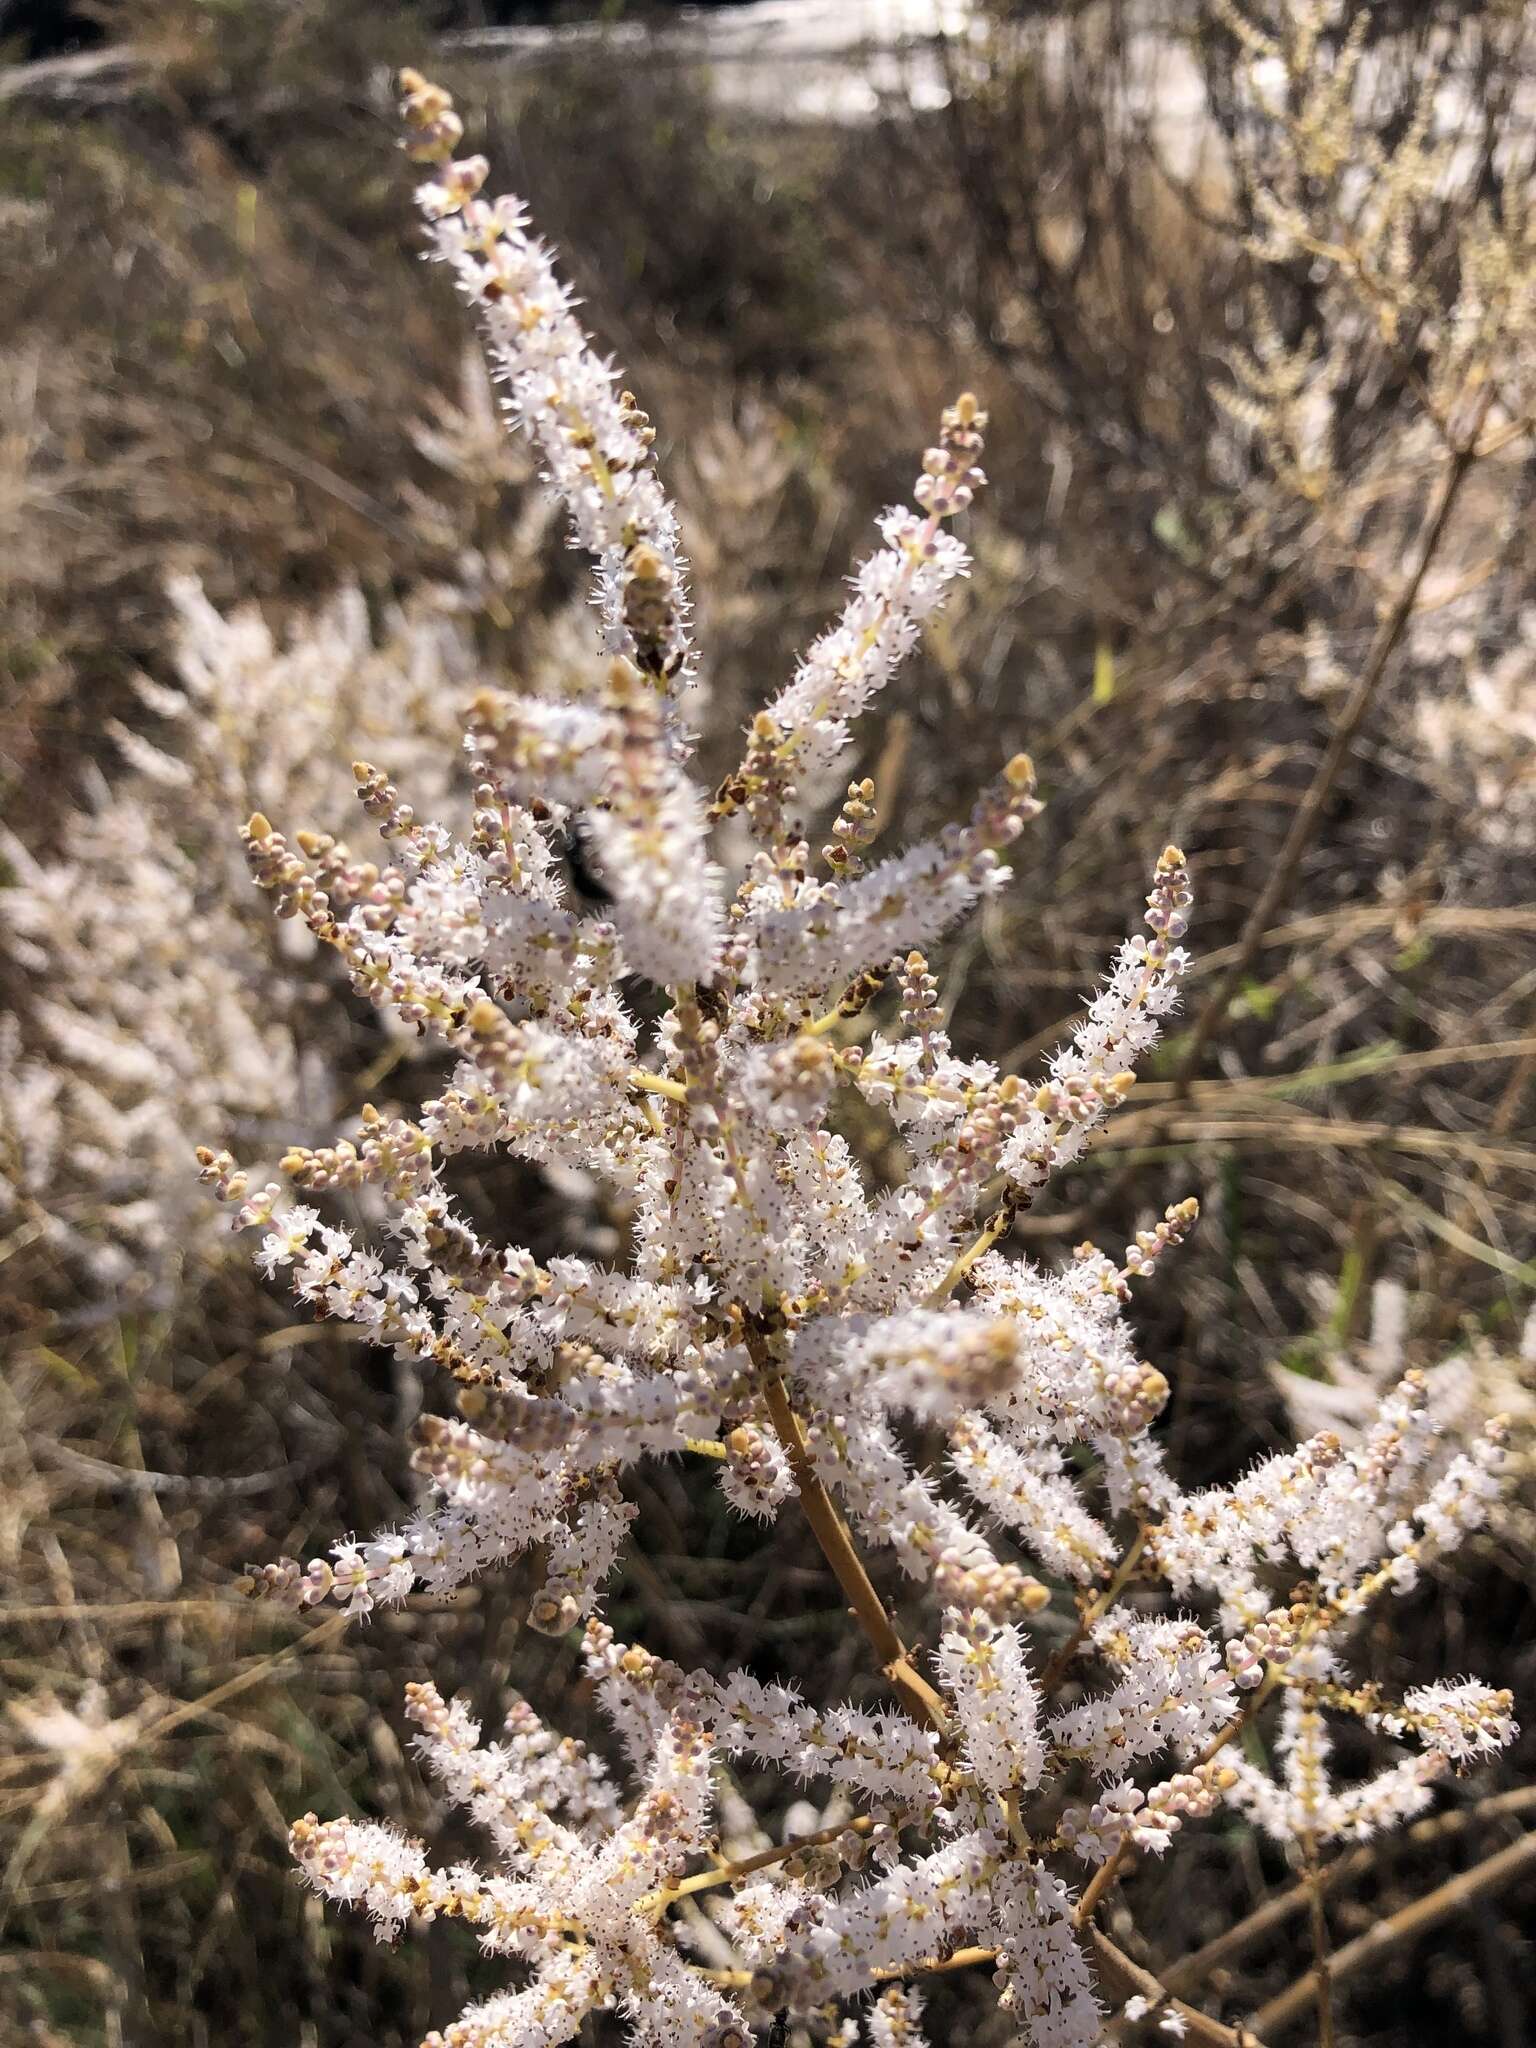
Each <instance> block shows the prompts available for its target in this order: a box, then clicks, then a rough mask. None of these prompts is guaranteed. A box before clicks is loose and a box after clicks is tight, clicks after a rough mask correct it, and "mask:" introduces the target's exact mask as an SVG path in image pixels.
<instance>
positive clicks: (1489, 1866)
mask: <svg viewBox="0 0 1536 2048" xmlns="http://www.w3.org/2000/svg"><path fill="white" fill-rule="evenodd" d="M1532 1865H1536V1829H1533V1830H1532V1832H1531V1833H1530V1834H1527V1835H1522V1836H1521V1837H1520V1839H1519V1841H1518V1842H1511V1843H1510V1845H1509V1847H1508V1848H1507V1849H1501V1850H1499V1852H1498V1853H1497V1855H1494V1856H1490V1857H1488V1858H1487V1860H1486V1861H1485V1862H1482V1863H1479V1864H1476V1865H1475V1866H1474V1867H1473V1868H1472V1869H1471V1870H1467V1871H1463V1872H1462V1874H1461V1875H1460V1876H1459V1877H1453V1878H1451V1879H1449V1880H1448V1881H1447V1882H1446V1883H1445V1884H1442V1885H1438V1886H1437V1887H1436V1888H1435V1890H1434V1891H1432V1892H1427V1893H1426V1894H1425V1895H1424V1897H1423V1898H1422V1899H1415V1900H1414V1902H1413V1904H1412V1905H1411V1906H1404V1907H1403V1909H1402V1911H1401V1912H1399V1913H1394V1914H1393V1915H1392V1916H1391V1918H1390V1919H1387V1920H1380V1921H1378V1922H1377V1923H1376V1925H1375V1926H1374V1927H1371V1928H1368V1929H1367V1930H1366V1932H1365V1933H1364V1934H1362V1935H1360V1936H1358V1937H1357V1939H1355V1940H1354V1941H1351V1942H1348V1943H1346V1945H1345V1946H1344V1947H1343V1948H1341V1949H1337V1950H1335V1952H1334V1954H1333V1955H1331V1956H1330V1957H1329V1958H1328V1960H1327V1963H1326V1965H1325V1967H1324V1970H1323V1972H1322V1974H1323V1975H1326V1977H1327V1979H1328V1982H1329V1984H1330V1985H1333V1984H1341V1983H1343V1981H1344V1979H1345V1978H1346V1977H1353V1976H1354V1975H1355V1974H1356V1973H1357V1972H1358V1971H1360V1970H1362V1969H1364V1967H1365V1966H1366V1964H1367V1963H1373V1962H1375V1961H1377V1960H1378V1959H1379V1958H1380V1957H1381V1956H1383V1955H1385V1954H1386V1953H1387V1951H1388V1950H1389V1949H1394V1948H1397V1947H1398V1946H1399V1945H1400V1944H1401V1943H1403V1942H1406V1941H1412V1940H1414V1939H1415V1938H1416V1937H1417V1936H1418V1935H1420V1934H1423V1933H1424V1932H1425V1931H1426V1930H1427V1929H1428V1928H1431V1927H1435V1926H1438V1924H1439V1923H1440V1922H1441V1921H1442V1920H1448V1919H1449V1918H1450V1916H1451V1915H1452V1914H1453V1913H1459V1912H1460V1911H1461V1909H1462V1907H1463V1906H1468V1905H1470V1904H1471V1903H1472V1901H1473V1900H1474V1899H1476V1898H1479V1897H1481V1895H1482V1894H1483V1893H1484V1892H1487V1891H1492V1890H1493V1889H1494V1888H1495V1887H1496V1886H1498V1885H1503V1884H1508V1883H1512V1882H1513V1881H1514V1880H1515V1879H1516V1878H1517V1877H1519V1876H1520V1875H1521V1874H1522V1873H1523V1872H1524V1871H1526V1870H1527V1869H1529V1868H1530V1867H1531V1866H1532ZM1318 1975H1319V1972H1318V1971H1316V1970H1308V1972H1307V1974H1306V1975H1305V1976H1304V1977H1298V1978H1297V1979H1296V1982H1295V1983H1294V1984H1289V1985H1287V1986H1286V1988H1285V1990H1284V1991H1282V1992H1281V1993H1280V1994H1279V1996H1278V1997H1276V1998H1272V1999H1271V2000H1270V2001H1269V2003H1268V2005H1265V2006H1262V2007H1261V2008H1260V2009H1259V2011H1258V2012H1256V2013H1255V2014H1254V2019H1253V2023H1254V2026H1255V2027H1256V2028H1257V2029H1258V2030H1259V2032H1260V2033H1266V2034H1280V2033H1284V2032H1285V2030H1286V2029H1287V2028H1289V2027H1292V2026H1294V2025H1295V2023H1296V2022H1297V2021H1298V2020H1299V2019H1301V2018H1302V2017H1303V2016H1304V2014H1306V2013H1307V2012H1308V2011H1309V2010H1310V2009H1311V2008H1312V2007H1313V2005H1314V2004H1315V2002H1316V1998H1317V1981H1316V1980H1317V1978H1318Z"/></svg>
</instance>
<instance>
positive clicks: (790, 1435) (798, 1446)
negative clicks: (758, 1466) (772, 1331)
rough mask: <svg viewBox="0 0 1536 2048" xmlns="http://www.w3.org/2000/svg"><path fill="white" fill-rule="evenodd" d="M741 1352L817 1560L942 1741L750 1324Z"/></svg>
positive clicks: (935, 1710)
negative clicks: (757, 1380) (754, 1373)
mask: <svg viewBox="0 0 1536 2048" xmlns="http://www.w3.org/2000/svg"><path fill="white" fill-rule="evenodd" d="M747 1350H748V1352H749V1354H750V1356H751V1359H752V1362H753V1364H754V1365H755V1366H756V1367H757V1369H758V1371H759V1372H760V1373H761V1375H762V1382H763V1398H764V1400H765V1401H766V1402H767V1404H768V1413H769V1414H770V1415H771V1416H772V1418H773V1426H774V1428H775V1429H776V1430H777V1431H778V1435H779V1441H780V1443H782V1444H783V1446H784V1452H785V1456H786V1457H787V1458H788V1459H789V1464H790V1470H791V1471H792V1472H793V1473H794V1476H795V1487H796V1490H797V1491H798V1493H799V1495H800V1505H801V1507H802V1508H804V1510H805V1518H806V1520H807V1521H808V1522H809V1523H810V1525H811V1531H812V1533H813V1535H814V1536H815V1538H816V1541H817V1542H818V1543H819V1544H820V1545H821V1552H822V1555H823V1557H825V1559H826V1560H827V1563H828V1564H829V1565H830V1566H831V1567H832V1570H833V1573H834V1574H835V1576H836V1579H837V1583H838V1584H839V1585H840V1586H841V1587H842V1589H843V1594H844V1597H845V1598H846V1600H847V1602H848V1605H849V1606H850V1607H851V1608H852V1610H853V1613H854V1617H855V1619H856V1620H857V1621H858V1623H859V1626H860V1627H861V1628H862V1629H863V1631H864V1633H865V1634H866V1635H867V1636H868V1637H869V1640H870V1642H871V1643H872V1644H873V1645H874V1650H875V1654H876V1656H877V1657H878V1658H879V1659H880V1668H881V1669H882V1670H883V1671H884V1673H885V1675H886V1677H887V1678H888V1679H889V1680H890V1681H891V1684H892V1685H893V1686H894V1687H895V1688H896V1690H897V1692H898V1693H900V1695H901V1697H902V1700H903V1702H904V1703H905V1705H906V1706H907V1708H908V1710H909V1711H910V1712H911V1713H912V1714H914V1715H915V1716H916V1718H917V1719H918V1720H919V1721H923V1722H925V1723H926V1724H927V1725H928V1726H929V1727H930V1728H934V1729H937V1731H938V1733H939V1734H940V1735H941V1736H942V1735H947V1734H948V1732H949V1717H948V1715H947V1714H946V1713H945V1711H944V1702H943V1700H942V1699H941V1698H940V1696H939V1694H938V1693H937V1692H936V1691H935V1690H934V1688H933V1687H932V1686H931V1685H930V1684H929V1683H928V1681H927V1679H926V1678H924V1677H923V1675H922V1673H921V1672H920V1671H919V1670H918V1669H917V1667H916V1666H915V1665H914V1664H913V1663H912V1662H911V1660H910V1658H909V1657H908V1655H907V1647H906V1644H905V1643H903V1641H902V1640H901V1637H900V1635H898V1633H897V1631H896V1625H895V1623H894V1622H893V1621H892V1620H891V1617H890V1615H889V1614H887V1612H886V1610H885V1604H884V1602H883V1601H882V1600H881V1598H880V1595H879V1594H878V1593H877V1592H876V1591H875V1589H874V1586H873V1585H872V1584H871V1582H870V1577H869V1574H868V1572H867V1571H865V1569H864V1561H863V1559H862V1558H861V1557H860V1556H859V1553H858V1551H857V1549H856V1548H855V1546H854V1541H853V1536H852V1533H851V1532H850V1530H849V1528H848V1524H847V1523H846V1522H845V1521H844V1520H843V1518H842V1516H841V1515H840V1514H839V1513H838V1510H837V1507H836V1505H835V1504H834V1502H833V1500H832V1496H831V1495H830V1494H829V1493H828V1492H827V1489H826V1488H825V1487H824V1486H823V1485H822V1483H821V1480H820V1479H819V1478H818V1477H817V1474H816V1468H815V1466H814V1465H813V1464H812V1462H811V1454H810V1448H809V1445H808V1443H807V1440H806V1435H805V1427H804V1424H803V1423H802V1422H801V1420H800V1418H799V1416H798V1415H796V1413H795V1411H794V1407H793V1405H792V1404H791V1401H790V1398H789V1389H788V1387H787V1386H786V1385H785V1384H784V1377H783V1374H782V1373H780V1371H779V1370H778V1368H777V1366H776V1365H775V1363H774V1361H773V1359H772V1358H771V1357H770V1355H769V1352H768V1346H767V1343H766V1340H765V1339H764V1336H763V1334H762V1332H761V1330H758V1329H755V1328H754V1327H753V1325H752V1323H751V1322H750V1321H749V1322H748V1323H747Z"/></svg>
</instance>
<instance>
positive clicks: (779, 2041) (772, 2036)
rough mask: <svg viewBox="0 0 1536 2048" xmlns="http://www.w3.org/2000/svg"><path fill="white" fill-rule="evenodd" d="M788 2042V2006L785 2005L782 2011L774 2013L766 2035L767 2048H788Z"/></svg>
mask: <svg viewBox="0 0 1536 2048" xmlns="http://www.w3.org/2000/svg"><path fill="white" fill-rule="evenodd" d="M788 2043H789V2007H788V2006H785V2008H784V2010H783V2011H782V2012H780V2013H775V2014H774V2019H773V2026H772V2029H771V2030H770V2032H769V2035H768V2048H788Z"/></svg>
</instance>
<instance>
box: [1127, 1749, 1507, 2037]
mask: <svg viewBox="0 0 1536 2048" xmlns="http://www.w3.org/2000/svg"><path fill="white" fill-rule="evenodd" d="M1533 1806H1536V1785H1522V1786H1520V1787H1518V1788H1517V1789H1516V1790H1515V1791H1513V1792H1500V1793H1497V1794H1496V1795H1495V1796H1494V1797H1493V1798H1491V1799H1482V1800H1479V1801H1478V1803H1477V1804H1476V1805H1475V1806H1455V1807H1452V1808H1451V1809H1450V1811H1449V1812H1448V1813H1437V1814H1434V1815H1433V1816H1431V1818H1429V1819H1428V1820H1421V1821H1415V1822H1414V1824H1413V1826H1412V1827H1410V1828H1408V1829H1406V1830H1405V1831H1404V1832H1403V1833H1402V1834H1400V1835H1384V1836H1382V1837H1381V1838H1380V1839H1379V1840H1377V1841H1373V1842H1367V1843H1365V1844H1364V1845H1363V1846H1362V1847H1361V1848H1358V1849H1355V1850H1352V1851H1351V1853H1350V1854H1349V1855H1347V1856H1341V1857H1339V1858H1338V1860H1337V1861H1336V1862H1333V1863H1326V1864H1324V1865H1323V1867H1322V1869H1321V1870H1320V1871H1319V1873H1318V1879H1319V1882H1320V1884H1321V1885H1322V1887H1323V1889H1324V1890H1325V1891H1331V1890H1333V1888H1334V1887H1335V1886H1337V1885H1343V1884H1353V1883H1354V1882H1355V1880H1356V1879H1357V1878H1361V1877H1365V1876H1367V1875H1368V1874H1369V1873H1370V1872H1371V1871H1372V1870H1374V1869H1375V1868H1376V1865H1377V1863H1378V1861H1379V1859H1380V1856H1381V1852H1382V1849H1383V1848H1384V1847H1386V1846H1389V1845H1391V1844H1393V1843H1403V1842H1407V1843H1412V1844H1418V1843H1425V1842H1435V1841H1438V1840H1439V1839H1440V1838H1441V1837H1442V1836H1444V1835H1448V1834H1454V1833H1457V1832H1459V1831H1460V1830H1461V1829H1463V1828H1467V1827H1470V1826H1471V1825H1472V1824H1473V1822H1475V1821H1484V1820H1495V1819H1497V1818H1498V1817H1499V1816H1500V1815H1502V1814H1508V1813H1525V1812H1528V1811H1529V1810H1530V1808H1532V1807H1533ZM1307 1900H1308V1887H1307V1882H1306V1880H1305V1879H1302V1880H1300V1881H1299V1882H1297V1883H1296V1884H1293V1885H1290V1886H1288V1887H1287V1889H1286V1890H1285V1891H1283V1892H1277V1893H1276V1894H1275V1896H1274V1897H1273V1898H1271V1899H1266V1900H1265V1901H1264V1903H1263V1905H1262V1906H1256V1907H1255V1908H1254V1910H1253V1911H1252V1912H1251V1913H1249V1914H1247V1915H1246V1916H1245V1917H1244V1918H1243V1919H1241V1920H1239V1921H1237V1922H1236V1924H1235V1925H1233V1926H1231V1927H1225V1928H1223V1929H1222V1931H1221V1933H1220V1934H1218V1935H1215V1936H1213V1937H1212V1939H1211V1940H1210V1941H1208V1942H1206V1943H1205V1945H1204V1947H1202V1948H1197V1949H1195V1950H1194V1951H1193V1952H1192V1953H1191V1954H1190V1955H1187V1956H1184V1957H1182V1958H1181V1959H1180V1960H1179V1961H1178V1962H1176V1963H1173V1964H1171V1965H1170V1966H1169V1967H1168V1968H1167V1969H1165V1970H1164V1972H1163V1982H1164V1983H1165V1984H1166V1985H1167V1987H1168V1989H1169V1990H1170V1991H1172V1992H1175V1993H1177V1994H1179V1995H1180V1996H1182V1995H1184V1994H1185V1993H1187V1992H1190V1991H1193V1990H1195V1989H1196V1988H1197V1987H1198V1986H1199V1985H1201V1984H1203V1983H1204V1982H1205V1980H1206V1978H1207V1977H1209V1976H1210V1975H1211V1973H1212V1972H1213V1971H1214V1970H1219V1969H1220V1968H1221V1966H1222V1964H1223V1963H1226V1962H1229V1961H1230V1960H1231V1958H1232V1957H1233V1956H1235V1955H1238V1954H1240V1953H1241V1951H1242V1950H1243V1949H1245V1948H1248V1947H1250V1946H1251V1945H1252V1944H1253V1943H1254V1942H1256V1941H1258V1940H1260V1939H1261V1938H1262V1937H1263V1936H1264V1935H1266V1934H1268V1933H1270V1932H1271V1931H1272V1930H1273V1929H1274V1928H1277V1927H1283V1926H1284V1925H1285V1923H1286V1921H1287V1920H1291V1919H1294V1918H1295V1916H1296V1915H1297V1914H1298V1913H1301V1912H1304V1911H1305V1910H1306V1907H1307Z"/></svg>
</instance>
